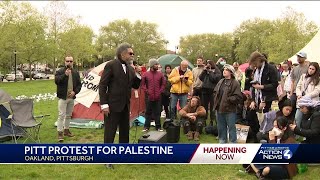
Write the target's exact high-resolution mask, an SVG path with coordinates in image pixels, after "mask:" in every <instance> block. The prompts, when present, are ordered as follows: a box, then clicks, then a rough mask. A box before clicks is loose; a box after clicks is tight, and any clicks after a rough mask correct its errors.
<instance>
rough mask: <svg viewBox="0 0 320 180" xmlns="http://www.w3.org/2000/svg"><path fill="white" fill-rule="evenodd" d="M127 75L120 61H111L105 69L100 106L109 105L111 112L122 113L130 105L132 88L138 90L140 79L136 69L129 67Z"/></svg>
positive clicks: (101, 82)
mask: <svg viewBox="0 0 320 180" xmlns="http://www.w3.org/2000/svg"><path fill="white" fill-rule="evenodd" d="M126 67H127V70H126V72H127V73H126V74H125V73H124V71H123V68H122V64H121V62H120V60H118V59H115V60H111V61H110V62H108V63H107V64H106V66H105V67H104V70H103V73H102V76H101V80H100V84H99V96H100V104H101V105H103V104H108V105H109V108H110V111H113V112H121V111H122V110H123V109H124V107H125V105H129V104H130V98H131V88H135V89H138V88H139V86H140V81H141V80H140V79H139V78H138V77H137V76H136V74H135V71H134V69H133V68H132V67H131V66H130V65H127V66H126Z"/></svg>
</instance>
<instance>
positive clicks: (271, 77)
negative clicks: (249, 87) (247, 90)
mask: <svg viewBox="0 0 320 180" xmlns="http://www.w3.org/2000/svg"><path fill="white" fill-rule="evenodd" d="M261 84H262V85H264V89H262V90H261V92H262V96H265V97H266V101H273V100H277V99H278V96H277V87H278V71H277V69H276V68H275V67H274V66H272V65H270V64H269V63H267V62H266V64H265V66H264V69H263V72H262V76H261ZM251 94H252V97H253V99H254V98H255V93H254V88H253V91H252V93H251Z"/></svg>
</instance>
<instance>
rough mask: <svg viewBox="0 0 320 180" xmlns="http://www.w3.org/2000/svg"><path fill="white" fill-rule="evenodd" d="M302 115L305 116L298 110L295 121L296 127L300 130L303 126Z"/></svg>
mask: <svg viewBox="0 0 320 180" xmlns="http://www.w3.org/2000/svg"><path fill="white" fill-rule="evenodd" d="M302 115H303V114H302V112H301V111H300V108H297V111H296V115H295V117H294V119H295V120H296V125H297V127H298V128H300V125H301V121H302Z"/></svg>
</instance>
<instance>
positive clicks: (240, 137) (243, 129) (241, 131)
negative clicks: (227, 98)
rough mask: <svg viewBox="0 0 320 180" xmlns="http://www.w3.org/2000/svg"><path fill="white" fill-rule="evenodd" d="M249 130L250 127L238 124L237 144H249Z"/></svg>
mask: <svg viewBox="0 0 320 180" xmlns="http://www.w3.org/2000/svg"><path fill="white" fill-rule="evenodd" d="M249 129H250V126H245V125H241V124H236V130H237V142H238V143H246V142H247V138H248V134H249Z"/></svg>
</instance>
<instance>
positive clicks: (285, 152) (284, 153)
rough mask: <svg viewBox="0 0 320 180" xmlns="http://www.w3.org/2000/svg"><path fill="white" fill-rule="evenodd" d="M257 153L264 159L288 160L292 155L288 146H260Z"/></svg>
mask: <svg viewBox="0 0 320 180" xmlns="http://www.w3.org/2000/svg"><path fill="white" fill-rule="evenodd" d="M258 154H259V155H262V159H266V160H281V159H285V160H289V159H291V158H292V156H293V153H292V151H290V149H289V147H261V149H260V150H259V153H258Z"/></svg>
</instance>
